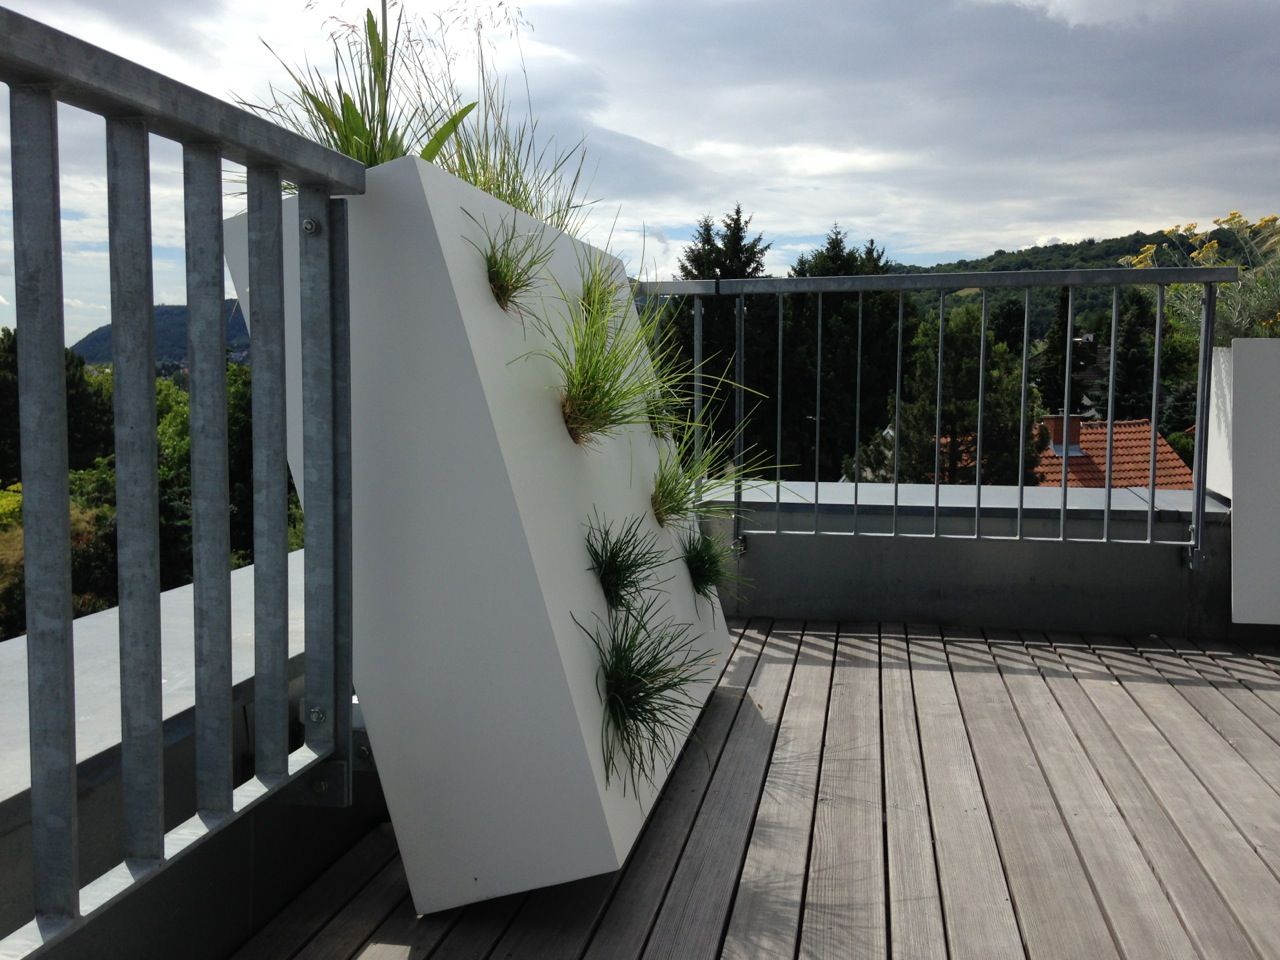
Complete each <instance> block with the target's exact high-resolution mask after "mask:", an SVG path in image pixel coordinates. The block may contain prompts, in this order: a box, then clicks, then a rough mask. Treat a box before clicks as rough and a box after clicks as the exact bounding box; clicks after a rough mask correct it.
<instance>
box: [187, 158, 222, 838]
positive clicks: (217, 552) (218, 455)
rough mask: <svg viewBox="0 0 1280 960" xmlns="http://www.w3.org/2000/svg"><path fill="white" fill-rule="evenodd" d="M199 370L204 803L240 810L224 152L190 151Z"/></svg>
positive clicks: (200, 803) (191, 358)
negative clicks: (235, 772)
mask: <svg viewBox="0 0 1280 960" xmlns="http://www.w3.org/2000/svg"><path fill="white" fill-rule="evenodd" d="M183 170H184V175H183V190H184V202H185V206H186V241H187V307H188V310H189V311H190V322H189V325H188V328H187V339H188V347H187V357H188V362H189V364H190V367H191V566H192V571H191V572H192V583H193V584H194V591H195V629H196V805H197V807H198V808H199V810H200V811H202V812H204V813H213V814H227V813H230V812H231V790H232V767H231V743H232V738H231V710H232V707H231V518H230V509H229V496H230V492H229V491H230V482H229V473H228V466H227V328H226V316H225V315H224V314H225V308H224V303H223V293H224V292H223V279H222V278H223V269H224V268H223V262H222V158H221V156H220V155H219V153H218V148H217V147H216V146H210V145H204V144H187V145H186V147H185V149H184V150H183Z"/></svg>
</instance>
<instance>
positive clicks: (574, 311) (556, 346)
mask: <svg viewBox="0 0 1280 960" xmlns="http://www.w3.org/2000/svg"><path fill="white" fill-rule="evenodd" d="M580 278H581V287H580V288H579V291H578V292H577V293H573V294H569V293H566V292H565V291H564V290H563V289H562V290H561V297H562V298H563V300H564V301H565V303H566V305H567V308H568V309H567V313H568V317H567V323H566V324H565V325H564V328H563V329H561V328H560V327H558V326H557V325H556V324H555V323H554V322H551V321H547V320H544V321H543V322H542V323H541V324H540V329H541V330H542V332H543V335H544V336H545V338H546V341H547V346H546V348H545V349H542V350H538V351H534V353H535V354H537V355H541V356H543V357H546V358H547V359H549V360H550V361H551V362H552V363H553V364H554V365H555V366H556V367H557V369H558V370H559V373H560V377H561V401H560V408H561V412H562V414H563V415H564V424H565V429H566V430H568V431H569V436H570V437H572V438H573V441H574V443H577V444H582V445H591V444H593V443H596V442H597V441H599V440H601V439H603V438H605V437H608V436H611V435H613V434H615V433H617V432H618V431H619V430H621V429H623V428H624V427H628V426H633V425H637V424H651V417H652V408H651V399H652V397H653V396H654V395H655V394H659V393H660V392H661V391H663V390H664V389H669V388H670V387H669V385H667V384H665V383H664V381H663V377H664V373H663V371H662V369H661V367H659V366H655V365H654V364H653V362H652V361H651V360H650V356H649V344H650V341H651V331H650V330H649V329H647V327H646V325H645V323H644V322H643V321H641V320H637V319H632V315H631V313H630V310H629V301H628V298H627V295H626V280H625V278H624V277H621V276H620V275H619V274H618V272H616V270H615V263H614V261H613V259H612V258H611V257H609V256H607V255H606V254H604V253H601V252H599V251H591V252H588V253H586V254H585V255H584V256H583V259H582V261H581V263H580Z"/></svg>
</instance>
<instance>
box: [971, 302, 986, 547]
mask: <svg viewBox="0 0 1280 960" xmlns="http://www.w3.org/2000/svg"><path fill="white" fill-rule="evenodd" d="M980 336H981V339H980V340H979V342H978V440H977V446H976V451H975V455H974V462H973V496H974V500H973V538H974V539H975V540H979V539H981V538H982V417H983V411H984V410H985V405H986V394H987V289H986V287H983V288H982V327H981V330H980Z"/></svg>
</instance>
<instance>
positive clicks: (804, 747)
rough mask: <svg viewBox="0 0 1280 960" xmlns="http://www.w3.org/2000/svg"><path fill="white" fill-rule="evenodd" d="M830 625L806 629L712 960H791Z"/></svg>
mask: <svg viewBox="0 0 1280 960" xmlns="http://www.w3.org/2000/svg"><path fill="white" fill-rule="evenodd" d="M835 646H836V630H835V624H831V625H829V626H827V625H823V626H819V627H817V628H814V627H812V626H806V628H805V633H804V641H803V643H802V644H801V647H800V655H799V657H798V658H797V659H796V666H795V670H794V671H793V673H792V675H791V689H790V691H789V692H788V693H787V702H786V706H785V707H784V708H783V713H782V723H781V726H780V727H779V729H778V739H777V742H776V743H775V745H774V748H773V759H772V761H771V763H770V764H769V773H768V776H767V777H766V778H765V782H764V791H763V792H762V793H761V795H760V806H759V807H758V808H757V810H756V820H755V825H754V826H753V827H752V831H751V842H750V845H749V846H748V847H747V858H746V860H745V861H744V862H743V865H742V874H741V876H740V877H739V879H738V890H737V893H736V894H735V896H734V901H733V910H732V912H731V914H730V918H729V928H728V931H727V933H726V935H725V940H724V945H723V946H722V948H721V951H720V956H722V957H724V958H726V960H752V958H755V957H794V956H795V952H796V938H797V935H798V934H799V931H800V910H801V905H802V902H803V900H804V888H805V871H806V870H807V868H808V865H809V864H808V854H809V837H810V834H811V833H812V830H813V814H814V802H815V800H816V793H817V788H818V770H819V768H820V765H821V758H822V733H823V727H824V726H825V725H826V715H827V701H828V698H829V696H830V692H831V664H832V661H833V659H834V657H835Z"/></svg>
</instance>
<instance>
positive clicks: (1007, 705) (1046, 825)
mask: <svg viewBox="0 0 1280 960" xmlns="http://www.w3.org/2000/svg"><path fill="white" fill-rule="evenodd" d="M946 653H947V660H948V661H949V662H950V664H951V671H952V675H953V676H954V677H955V684H956V692H957V693H958V695H959V697H960V708H961V710H963V712H964V719H965V726H966V727H967V728H968V730H969V737H970V740H971V741H972V743H973V753H974V757H975V759H976V760H977V762H978V774H979V776H980V777H981V778H982V783H983V787H984V788H985V791H986V796H987V805H988V807H989V808H990V810H991V824H992V827H993V829H994V830H995V835H996V842H997V843H998V844H999V847H1000V857H1001V860H1002V861H1003V862H1004V866H1005V872H1006V874H1007V876H1008V878H1009V890H1010V892H1011V893H1012V894H1013V901H1014V905H1015V907H1016V908H1017V913H1018V918H1019V921H1020V923H1021V926H1022V933H1023V937H1024V939H1025V942H1026V945H1027V953H1028V954H1029V955H1030V957H1031V958H1032V960H1041V958H1043V960H1050V958H1054V960H1075V958H1078V957H1091V958H1097V960H1101V958H1104V957H1113V958H1118V956H1119V954H1118V953H1117V951H1116V948H1115V943H1114V941H1113V940H1112V937H1111V933H1110V931H1109V930H1108V929H1107V923H1106V919H1105V918H1104V917H1103V915H1102V911H1101V908H1100V907H1099V906H1098V901H1097V899H1096V898H1095V896H1094V894H1093V889H1092V887H1091V886H1090V883H1089V877H1088V874H1086V873H1085V869H1084V866H1083V864H1081V862H1080V858H1079V855H1078V854H1077V853H1076V850H1075V845H1074V844H1073V843H1072V842H1071V835H1070V834H1069V833H1068V832H1067V829H1066V825H1065V824H1064V823H1063V820H1062V814H1061V813H1060V812H1059V811H1058V807H1057V804H1056V803H1055V802H1054V797H1053V794H1052V792H1051V791H1050V789H1049V785H1048V783H1046V782H1045V778H1044V776H1043V774H1042V773H1041V771H1040V767H1039V764H1038V763H1037V762H1036V757H1035V754H1034V752H1033V751H1032V749H1031V744H1030V742H1028V740H1027V738H1026V735H1025V734H1024V733H1023V730H1022V725H1021V723H1020V722H1019V720H1018V715H1017V713H1016V712H1015V711H1014V709H1013V704H1012V703H1011V702H1010V700H1009V695H1008V692H1007V691H1006V690H1005V687H1004V684H1003V683H1002V682H1001V679H1000V674H999V673H998V672H997V671H996V670H995V665H994V663H993V661H992V659H991V654H990V651H989V650H988V649H987V646H986V644H985V642H983V641H982V640H981V638H973V637H972V635H971V634H970V635H966V634H965V633H959V634H956V633H948V635H947V642H946Z"/></svg>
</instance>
